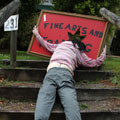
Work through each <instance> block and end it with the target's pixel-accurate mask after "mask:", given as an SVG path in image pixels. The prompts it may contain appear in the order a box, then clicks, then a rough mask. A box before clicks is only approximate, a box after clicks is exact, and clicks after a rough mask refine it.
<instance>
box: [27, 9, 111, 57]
mask: <svg viewBox="0 0 120 120" xmlns="http://www.w3.org/2000/svg"><path fill="white" fill-rule="evenodd" d="M45 13H48V14H57V15H65V16H73V17H78V18H85V19H91V20H97V21H104V22H106V25H105V29H104V32H103V37H102V40H101V43H100V48H99V51H98V54H97V57H99V56H100V53H101V52H102V50H103V47H104V45H105V40H106V38H107V33H108V30H109V22H108V21H106V20H105V19H104V18H102V17H97V16H90V15H83V14H77V13H68V12H59V11H53V10H52V11H51V10H41V12H40V15H39V17H38V20H37V24H36V26H37V27H38V26H39V24H40V22H41V19H42V16H43V15H44V14H45ZM34 39H35V35H34V34H33V35H32V38H31V41H30V44H29V47H28V50H27V53H28V54H31V55H35V56H41V57H45V58H46V57H47V58H50V57H51V56H48V55H44V54H40V53H37V52H33V51H31V47H32V45H33V42H34Z"/></svg>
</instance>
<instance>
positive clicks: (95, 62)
mask: <svg viewBox="0 0 120 120" xmlns="http://www.w3.org/2000/svg"><path fill="white" fill-rule="evenodd" d="M36 39H37V40H38V41H39V43H40V44H41V45H42V46H43V47H44V48H46V49H47V50H48V51H50V52H51V53H53V54H52V56H51V59H50V63H52V62H58V63H60V64H65V65H67V66H68V67H69V68H70V69H71V70H72V71H74V70H75V68H77V67H78V66H80V65H83V66H85V67H98V66H100V65H102V64H103V62H104V60H105V57H106V48H104V50H103V52H102V53H101V55H100V56H99V57H98V58H96V59H92V58H89V57H88V56H87V55H86V54H85V53H84V52H80V50H79V49H78V48H77V47H74V45H73V43H72V42H71V41H64V42H62V43H60V44H51V43H48V42H47V41H45V40H44V39H43V38H42V37H41V36H40V35H39V34H37V35H36Z"/></svg>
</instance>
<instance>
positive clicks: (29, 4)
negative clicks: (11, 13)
mask: <svg viewBox="0 0 120 120" xmlns="http://www.w3.org/2000/svg"><path fill="white" fill-rule="evenodd" d="M11 1H12V0H2V1H1V4H0V9H2V8H3V7H5V6H6V5H7V4H8V3H10V2H11ZM37 4H38V0H21V6H20V7H19V30H18V41H17V45H18V49H22V50H26V49H27V47H28V43H29V41H30V38H31V31H32V27H33V26H32V25H34V24H36V21H35V18H36V17H37V13H36V5H37ZM35 13H36V14H35ZM0 33H1V34H0V49H6V45H7V46H8V48H9V46H10V45H9V43H10V32H4V31H3V26H2V27H1V28H0Z"/></svg>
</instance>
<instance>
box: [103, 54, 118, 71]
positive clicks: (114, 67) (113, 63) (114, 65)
mask: <svg viewBox="0 0 120 120" xmlns="http://www.w3.org/2000/svg"><path fill="white" fill-rule="evenodd" d="M104 64H105V65H104V67H103V68H104V69H105V70H111V71H113V72H115V73H119V72H120V57H110V56H108V57H107V59H106V60H105V63H104Z"/></svg>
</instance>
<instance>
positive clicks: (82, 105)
mask: <svg viewBox="0 0 120 120" xmlns="http://www.w3.org/2000/svg"><path fill="white" fill-rule="evenodd" d="M80 109H81V110H86V109H88V105H87V104H80Z"/></svg>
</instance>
